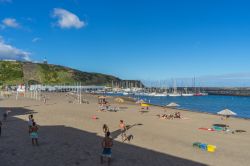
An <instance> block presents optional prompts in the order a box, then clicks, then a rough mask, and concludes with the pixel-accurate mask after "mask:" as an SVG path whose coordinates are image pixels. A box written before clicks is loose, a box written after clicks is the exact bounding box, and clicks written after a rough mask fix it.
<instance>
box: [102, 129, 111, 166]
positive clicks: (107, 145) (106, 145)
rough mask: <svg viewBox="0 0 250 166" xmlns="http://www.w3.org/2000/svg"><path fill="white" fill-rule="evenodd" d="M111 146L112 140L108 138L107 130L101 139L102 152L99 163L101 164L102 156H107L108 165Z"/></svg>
mask: <svg viewBox="0 0 250 166" xmlns="http://www.w3.org/2000/svg"><path fill="white" fill-rule="evenodd" d="M112 146H113V140H112V138H110V132H109V131H108V132H107V134H106V136H105V138H104V139H103V141H102V148H103V151H102V154H101V164H103V158H104V157H107V158H108V165H110V162H111V154H112V151H111V148H112Z"/></svg>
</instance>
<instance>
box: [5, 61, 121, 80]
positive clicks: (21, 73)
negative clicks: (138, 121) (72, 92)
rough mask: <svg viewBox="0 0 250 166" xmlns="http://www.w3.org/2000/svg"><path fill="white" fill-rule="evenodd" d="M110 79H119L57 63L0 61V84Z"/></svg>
mask: <svg viewBox="0 0 250 166" xmlns="http://www.w3.org/2000/svg"><path fill="white" fill-rule="evenodd" d="M112 81H121V80H120V79H119V78H117V77H114V76H110V75H105V74H99V73H88V72H82V71H79V70H74V69H71V68H67V67H63V66H58V65H49V64H38V63H31V62H12V61H11V62H8V61H0V84H2V85H3V84H9V85H16V84H21V83H29V84H74V83H76V82H81V83H82V85H111V82H112Z"/></svg>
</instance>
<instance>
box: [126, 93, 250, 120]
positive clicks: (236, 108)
mask: <svg viewBox="0 0 250 166" xmlns="http://www.w3.org/2000/svg"><path fill="white" fill-rule="evenodd" d="M130 97H134V98H137V99H143V100H144V101H146V102H150V103H151V104H156V105H161V106H164V105H167V104H169V103H171V102H175V103H177V104H179V105H180V107H178V108H180V109H187V110H191V111H197V112H208V113H214V114H216V113H217V112H219V111H221V110H223V109H226V108H227V109H230V110H232V111H233V112H235V113H237V116H238V117H241V118H250V97H240V96H214V95H208V96H192V97H150V96H130Z"/></svg>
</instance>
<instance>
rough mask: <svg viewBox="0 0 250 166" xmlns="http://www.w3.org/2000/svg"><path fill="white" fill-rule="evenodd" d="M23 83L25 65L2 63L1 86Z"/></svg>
mask: <svg viewBox="0 0 250 166" xmlns="http://www.w3.org/2000/svg"><path fill="white" fill-rule="evenodd" d="M17 82H23V65H22V64H21V63H18V62H3V61H0V84H15V83H17Z"/></svg>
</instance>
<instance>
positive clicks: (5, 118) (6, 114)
mask: <svg viewBox="0 0 250 166" xmlns="http://www.w3.org/2000/svg"><path fill="white" fill-rule="evenodd" d="M7 117H8V111H5V112H4V113H3V120H4V121H6V120H7Z"/></svg>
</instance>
